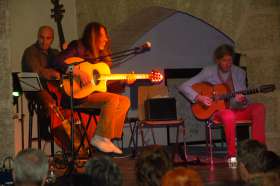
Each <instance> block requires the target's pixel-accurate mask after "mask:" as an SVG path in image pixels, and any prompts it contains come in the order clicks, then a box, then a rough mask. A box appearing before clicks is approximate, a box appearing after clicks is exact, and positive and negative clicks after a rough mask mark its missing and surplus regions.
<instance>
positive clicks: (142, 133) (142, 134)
mask: <svg viewBox="0 0 280 186" xmlns="http://www.w3.org/2000/svg"><path fill="white" fill-rule="evenodd" d="M139 125H140V133H141V139H142V147H144V146H145V141H144V132H143V127H142V126H141V123H139Z"/></svg>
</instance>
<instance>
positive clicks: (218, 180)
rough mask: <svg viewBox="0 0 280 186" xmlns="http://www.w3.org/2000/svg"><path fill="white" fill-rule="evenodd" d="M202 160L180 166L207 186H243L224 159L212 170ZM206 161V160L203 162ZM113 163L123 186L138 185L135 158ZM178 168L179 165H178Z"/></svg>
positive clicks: (116, 160)
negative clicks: (119, 173)
mask: <svg viewBox="0 0 280 186" xmlns="http://www.w3.org/2000/svg"><path fill="white" fill-rule="evenodd" d="M198 157H199V158H200V159H201V162H202V163H201V164H198V165H191V164H188V163H184V162H183V163H180V164H179V165H178V166H186V167H191V168H193V169H195V170H197V171H198V172H199V174H200V175H201V177H202V179H203V182H204V183H205V185H215V186H217V185H230V186H231V185H232V186H234V185H242V182H241V180H240V177H239V175H238V172H237V169H230V168H228V165H227V164H226V163H225V159H224V158H221V157H220V158H218V157H217V155H216V158H215V160H216V162H217V163H216V164H215V165H214V167H212V168H211V166H210V165H209V164H207V163H206V162H207V161H206V157H205V156H203V155H198ZM203 159H204V160H203ZM113 161H114V162H115V163H116V164H117V165H118V166H119V167H120V169H121V172H122V174H123V185H124V186H131V185H136V178H135V170H134V165H135V161H136V160H135V158H131V157H124V158H113ZM203 162H204V163H203ZM176 166H177V165H176ZM83 171H84V169H83V168H79V169H78V172H83ZM64 172H65V170H64V169H59V170H58V169H55V174H56V175H58V176H61V175H63V174H64Z"/></svg>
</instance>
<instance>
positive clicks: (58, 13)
mask: <svg viewBox="0 0 280 186" xmlns="http://www.w3.org/2000/svg"><path fill="white" fill-rule="evenodd" d="M51 2H52V4H53V5H54V8H53V9H51V11H52V14H51V17H52V18H54V20H55V22H61V20H62V18H63V14H64V13H65V10H64V8H63V4H60V2H59V0H51Z"/></svg>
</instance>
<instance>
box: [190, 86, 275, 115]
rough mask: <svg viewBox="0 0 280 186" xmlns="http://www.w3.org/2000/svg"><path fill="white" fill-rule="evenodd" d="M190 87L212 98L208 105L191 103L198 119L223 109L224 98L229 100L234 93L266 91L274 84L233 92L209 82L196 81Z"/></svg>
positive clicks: (272, 89) (224, 104)
mask: <svg viewBox="0 0 280 186" xmlns="http://www.w3.org/2000/svg"><path fill="white" fill-rule="evenodd" d="M192 88H193V90H195V91H196V92H198V94H200V95H203V96H208V97H210V98H212V100H213V102H212V104H211V105H210V106H209V107H208V106H205V105H203V104H202V103H199V102H197V103H194V104H192V112H193V114H194V116H195V117H196V118H197V119H199V120H207V119H209V118H210V117H211V116H212V114H213V113H214V112H216V111H217V110H221V109H225V108H226V103H225V100H229V99H230V98H232V97H234V96H235V95H236V94H243V95H249V94H257V93H268V92H272V91H274V90H275V85H273V84H267V85H261V86H259V87H257V88H253V89H246V90H241V91H233V92H228V88H227V86H226V85H224V84H218V85H211V84H209V83H196V84H194V85H193V86H192Z"/></svg>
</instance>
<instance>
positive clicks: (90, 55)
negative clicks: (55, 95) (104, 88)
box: [55, 22, 130, 154]
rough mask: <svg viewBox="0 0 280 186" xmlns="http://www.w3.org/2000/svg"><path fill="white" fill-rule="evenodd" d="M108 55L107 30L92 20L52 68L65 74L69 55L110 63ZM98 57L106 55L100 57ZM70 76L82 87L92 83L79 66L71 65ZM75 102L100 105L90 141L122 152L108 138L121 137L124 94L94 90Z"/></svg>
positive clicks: (109, 150)
mask: <svg viewBox="0 0 280 186" xmlns="http://www.w3.org/2000/svg"><path fill="white" fill-rule="evenodd" d="M108 54H110V39H109V36H108V32H107V29H106V28H105V26H104V25H102V24H100V23H97V22H91V23H89V24H87V25H86V27H85V29H84V31H83V35H82V37H81V38H80V39H79V40H76V41H72V42H71V43H70V44H69V46H68V48H67V49H66V50H64V51H63V52H62V53H61V55H59V56H58V58H57V59H56V62H55V65H56V67H55V68H56V69H58V70H59V71H61V72H62V73H63V74H67V73H68V71H69V65H68V64H67V63H65V60H66V61H67V59H69V57H80V58H82V59H85V60H87V61H89V62H91V63H94V64H95V63H99V62H103V63H106V64H107V65H109V66H111V64H112V62H111V58H110V57H108V56H109V55H108ZM101 56H107V57H103V58H100V57H101ZM77 59H78V58H77ZM76 62H79V61H76ZM73 75H74V78H78V79H79V81H80V84H81V86H82V87H86V86H88V85H90V84H91V80H90V77H89V76H88V74H87V73H84V72H83V69H80V66H74V69H73ZM74 104H76V105H79V106H80V107H94V108H96V107H98V108H101V115H100V120H99V122H98V124H97V129H96V132H95V135H94V137H93V138H92V140H91V144H92V145H93V146H95V147H97V148H98V149H99V150H100V151H103V152H106V153H117V154H121V153H122V151H121V150H120V149H119V148H118V147H117V146H115V145H114V144H113V143H112V142H111V139H114V138H120V137H121V135H122V129H123V125H124V120H125V116H126V114H127V112H128V109H129V107H130V100H129V99H128V98H127V97H126V96H122V95H119V94H115V93H109V92H94V93H91V94H90V95H88V96H86V97H85V98H82V99H74Z"/></svg>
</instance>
